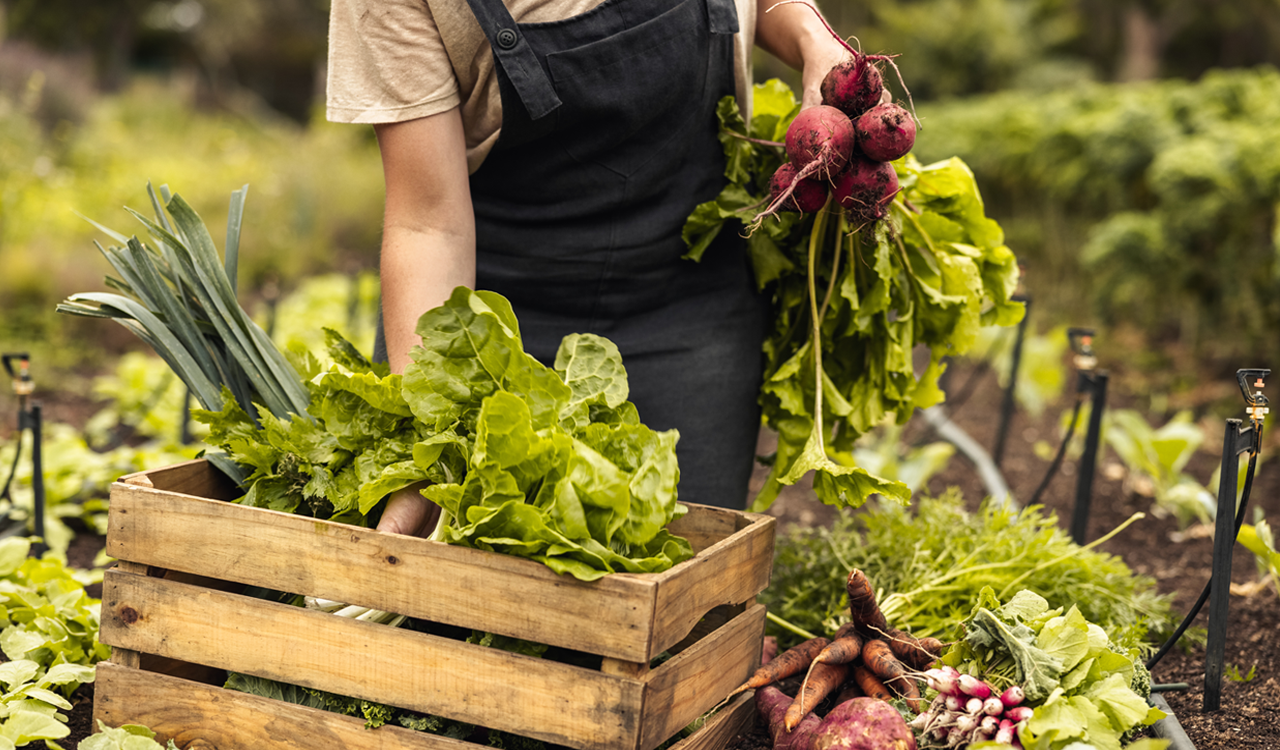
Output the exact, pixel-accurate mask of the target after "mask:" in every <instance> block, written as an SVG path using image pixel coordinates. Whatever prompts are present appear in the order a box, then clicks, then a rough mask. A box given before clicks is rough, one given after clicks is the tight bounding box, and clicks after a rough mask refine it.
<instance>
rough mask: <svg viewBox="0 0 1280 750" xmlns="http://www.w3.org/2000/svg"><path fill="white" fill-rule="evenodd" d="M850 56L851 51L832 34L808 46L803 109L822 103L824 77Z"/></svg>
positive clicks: (806, 50)
mask: <svg viewBox="0 0 1280 750" xmlns="http://www.w3.org/2000/svg"><path fill="white" fill-rule="evenodd" d="M850 57H851V56H850V54H849V51H848V50H847V49H845V48H844V47H843V46H841V45H840V43H839V42H837V41H836V40H835V39H834V38H832V37H831V35H830V34H827V36H826V37H825V38H822V37H819V38H818V39H817V40H816V41H814V42H812V43H810V44H809V45H808V46H806V48H805V50H804V68H803V71H802V72H801V89H802V94H801V98H800V108H801V109H808V108H809V107H813V106H815V105H818V104H822V79H823V78H826V77H827V72H828V71H830V70H831V69H832V68H834V67H835V66H837V65H839V64H840V63H842V62H844V61H845V60H848V59H849V58H850Z"/></svg>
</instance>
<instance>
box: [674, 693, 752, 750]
mask: <svg viewBox="0 0 1280 750" xmlns="http://www.w3.org/2000/svg"><path fill="white" fill-rule="evenodd" d="M755 694H756V691H754V690H748V691H747V692H745V693H742V694H740V695H739V696H738V697H737V698H734V699H733V701H731V702H730V703H729V705H727V706H725V707H724V708H722V709H720V710H719V711H718V712H716V714H715V715H714V716H712V717H711V718H710V719H708V720H707V723H706V724H704V725H703V727H702V728H701V729H699V730H698V731H697V732H694V733H693V734H691V735H689V736H688V737H685V738H684V739H683V740H680V741H679V742H677V743H676V744H674V745H672V746H671V748H670V750H723V748H726V747H728V746H729V743H731V742H733V740H734V739H735V738H737V737H738V735H740V734H745V733H746V732H748V731H750V729H751V725H752V724H754V723H755V720H756V701H755Z"/></svg>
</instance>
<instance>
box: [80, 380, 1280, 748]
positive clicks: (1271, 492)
mask: <svg viewBox="0 0 1280 750" xmlns="http://www.w3.org/2000/svg"><path fill="white" fill-rule="evenodd" d="M955 369H956V372H955V373H953V375H952V377H953V382H957V383H968V382H969V380H968V379H969V376H970V374H972V375H973V378H974V380H973V381H972V382H973V383H974V384H975V387H973V389H972V390H971V391H970V395H968V397H967V398H965V400H963V401H959V402H956V401H953V403H952V404H950V405H949V406H948V410H949V414H950V416H951V419H952V421H953V422H955V423H956V424H957V425H959V426H960V427H961V428H962V429H964V430H965V431H966V432H967V433H968V434H969V435H970V436H972V437H973V438H974V439H975V440H976V441H977V442H978V443H979V444H980V445H982V446H984V447H986V448H987V449H988V450H990V449H991V446H993V445H994V444H995V440H996V431H997V429H998V423H999V416H998V415H999V414H1000V403H1001V399H1002V391H1001V390H1000V388H999V385H998V384H997V382H996V377H995V375H994V374H992V373H991V372H984V371H981V370H978V371H972V373H971V371H969V370H967V369H966V368H965V367H963V366H957V367H956V368H955ZM1125 382H1126V381H1125V379H1124V378H1123V377H1115V376H1113V378H1112V392H1111V395H1110V396H1109V398H1108V405H1109V406H1125V405H1129V404H1126V400H1128V401H1130V402H1132V399H1131V398H1130V397H1129V396H1127V395H1126V391H1125V388H1124V387H1119V388H1117V387H1116V386H1117V384H1121V385H1122V386H1123V384H1125ZM1230 391H1231V389H1225V392H1226V393H1230ZM955 392H957V393H958V392H959V389H958V388H957V390H956V391H955ZM1211 392H1212V394H1213V397H1215V398H1219V399H1221V397H1222V394H1223V392H1224V389H1217V390H1212V389H1211ZM1236 398H1237V400H1238V399H1239V395H1238V393H1237V394H1236ZM1202 405H1203V404H1202ZM77 406H78V405H77ZM1068 407H1069V401H1068V400H1067V399H1066V398H1064V399H1063V400H1062V401H1061V402H1060V403H1058V404H1055V405H1051V406H1050V407H1049V408H1048V409H1046V410H1045V412H1044V413H1043V414H1042V415H1040V416H1031V415H1029V414H1027V413H1025V412H1021V411H1019V412H1015V414H1014V416H1013V418H1012V420H1011V422H1010V425H1009V428H1008V432H1007V434H1008V439H1007V441H1006V447H1005V451H1004V456H1003V460H1002V462H1001V469H1002V472H1003V474H1004V477H1005V480H1006V482H1007V483H1008V485H1009V487H1010V489H1011V490H1012V492H1013V494H1014V496H1015V498H1026V497H1029V496H1030V495H1031V494H1032V493H1033V492H1034V490H1035V488H1036V487H1037V486H1038V485H1039V484H1040V482H1041V480H1042V479H1043V478H1044V476H1045V474H1046V471H1047V469H1048V468H1049V461H1048V460H1047V459H1045V458H1042V457H1041V456H1040V455H1038V453H1037V451H1036V449H1035V444H1036V443H1037V442H1038V441H1039V442H1042V443H1048V444H1051V445H1052V446H1054V447H1056V445H1057V443H1058V441H1059V440H1060V437H1059V436H1060V432H1059V429H1058V419H1059V416H1060V415H1061V414H1062V413H1063V411H1064V410H1065V409H1067V408H1068ZM1237 407H1238V412H1239V414H1238V416H1240V417H1243V416H1244V415H1243V405H1242V404H1238V405H1237ZM1217 423H1218V425H1219V427H1218V429H1219V430H1222V429H1223V427H1222V426H1221V425H1222V424H1223V422H1222V420H1221V419H1219V420H1217ZM1207 424H1211V422H1210V423H1207ZM1079 429H1080V431H1081V432H1083V425H1081V427H1080V428H1079ZM1221 434H1222V433H1221V432H1220V431H1219V432H1218V434H1217V436H1216V437H1214V436H1210V437H1209V438H1208V439H1206V441H1205V446H1206V447H1204V448H1202V450H1201V451H1200V452H1199V453H1198V454H1197V455H1196V456H1195V457H1194V458H1193V460H1192V462H1191V463H1190V465H1189V466H1188V468H1187V472H1188V473H1189V474H1191V475H1192V476H1194V477H1196V478H1198V479H1200V480H1201V481H1205V480H1207V478H1208V477H1209V475H1210V473H1211V472H1212V471H1213V469H1214V467H1216V466H1217V464H1218V461H1219V446H1220V445H1221ZM905 437H906V439H908V440H920V441H925V440H934V439H936V437H935V436H933V435H932V434H931V433H930V432H929V431H928V428H927V427H924V426H923V423H922V422H921V421H920V420H915V421H913V422H912V424H911V425H909V427H908V430H907V432H906V433H905ZM768 442H769V440H768V436H767V435H762V444H761V448H762V450H767V448H768ZM1273 447H1274V444H1273V443H1272V441H1270V440H1268V441H1267V445H1266V446H1265V448H1267V449H1268V450H1270V449H1273ZM1077 467H1078V463H1077V462H1076V461H1075V460H1073V459H1070V458H1069V459H1068V460H1066V461H1065V462H1064V463H1063V465H1062V468H1061V470H1060V471H1059V472H1058V474H1057V475H1056V476H1055V478H1054V480H1053V481H1052V482H1051V484H1050V485H1049V486H1048V488H1047V489H1046V491H1045V493H1044V494H1043V496H1042V502H1043V504H1044V505H1045V506H1046V507H1047V508H1049V509H1052V510H1053V511H1055V512H1056V513H1057V514H1058V517H1059V519H1060V523H1061V524H1062V525H1063V526H1064V528H1065V527H1067V526H1068V525H1069V523H1070V517H1071V514H1072V509H1073V508H1074V505H1075V494H1076V484H1077ZM762 479H763V471H762V472H761V473H760V474H759V475H758V476H757V482H758V481H760V480H762ZM1132 484H1133V483H1132V482H1129V481H1127V480H1126V477H1125V476H1124V471H1123V467H1121V466H1120V465H1119V464H1118V463H1117V462H1116V461H1115V459H1114V456H1111V455H1109V454H1107V453H1106V452H1105V451H1104V452H1103V454H1102V457H1101V458H1100V460H1099V465H1098V471H1097V475H1096V477H1095V480H1094V483H1093V488H1092V506H1091V507H1092V513H1091V516H1090V520H1089V527H1088V528H1089V538H1091V539H1093V538H1097V537H1099V536H1102V535H1103V534H1105V533H1106V532H1108V531H1110V530H1111V529H1113V528H1115V527H1116V526H1118V525H1119V524H1120V523H1121V522H1123V521H1124V520H1125V519H1127V518H1128V517H1129V516H1130V515H1131V514H1133V513H1134V512H1135V511H1139V510H1141V511H1150V510H1151V500H1150V498H1148V497H1145V496H1142V495H1140V494H1138V493H1136V492H1135V491H1134V488H1133V487H1132V486H1131V485H1132ZM952 486H955V487H959V488H960V489H961V490H962V491H963V493H964V496H965V498H966V500H967V501H968V502H969V503H971V504H972V505H973V506H974V507H976V506H977V504H978V503H979V502H980V500H981V499H982V498H983V496H984V495H985V492H986V490H985V488H984V487H983V485H982V484H981V482H980V480H979V478H978V474H977V473H976V472H975V471H974V468H973V466H972V464H970V463H969V462H968V461H967V460H966V459H965V458H963V457H962V456H961V455H959V454H957V456H956V458H954V459H952V461H951V463H950V465H949V466H948V467H947V468H946V469H945V470H944V471H943V472H941V473H940V474H939V475H937V476H935V477H934V478H933V479H932V480H931V481H930V482H929V490H930V491H931V492H933V493H940V492H942V491H944V490H945V489H946V488H948V487H952ZM1250 505H1252V506H1254V507H1259V508H1261V509H1262V510H1263V512H1264V514H1265V515H1266V517H1267V518H1269V519H1271V520H1272V522H1273V523H1276V521H1277V519H1280V468H1273V467H1270V466H1269V465H1267V462H1265V461H1264V462H1262V464H1261V465H1260V468H1259V470H1258V472H1257V477H1256V480H1255V482H1254V485H1253V489H1252V493H1251V497H1250ZM837 512H840V511H836V510H834V509H832V508H830V507H827V506H824V505H822V504H820V503H818V502H817V501H816V500H815V499H814V498H813V496H812V493H811V491H810V490H809V489H808V488H807V487H804V486H799V485H798V486H796V487H793V488H788V489H787V490H786V491H785V492H784V493H783V494H782V495H781V496H780V497H779V498H778V500H777V501H776V502H775V503H774V505H773V507H772V508H771V509H770V513H771V514H773V515H775V516H777V517H778V518H779V522H780V523H779V528H780V530H781V532H780V533H785V530H786V528H787V527H788V526H789V525H791V524H801V525H806V526H813V525H819V524H829V523H831V521H832V519H833V518H834V514H835V513H837ZM101 546H102V539H101V538H100V537H96V536H93V535H91V534H87V533H86V534H82V535H81V536H79V537H77V539H76V542H75V544H74V545H73V547H72V549H71V551H70V553H69V558H70V561H71V562H72V563H73V564H78V565H80V566H88V565H89V564H90V563H91V561H92V558H93V555H94V554H96V552H97V551H98V549H100V548H101ZM1102 549H1104V550H1106V551H1109V552H1111V553H1114V554H1116V555H1119V556H1121V557H1122V558H1124V559H1125V561H1126V562H1128V564H1129V565H1130V566H1131V567H1132V568H1133V569H1134V570H1135V571H1136V572H1138V573H1141V574H1145V575H1150V576H1153V577H1154V578H1155V579H1156V580H1157V581H1158V585H1159V588H1160V590H1161V591H1162V592H1167V593H1171V594H1173V595H1174V596H1175V597H1176V600H1175V604H1174V608H1175V611H1178V612H1185V611H1187V610H1188V609H1189V608H1190V606H1191V604H1192V603H1193V602H1194V601H1195V599H1196V597H1197V596H1198V595H1199V593H1200V590H1201V588H1202V587H1203V586H1204V584H1205V582H1206V581H1207V580H1208V577H1209V573H1210V569H1211V563H1210V561H1211V554H1212V549H1213V540H1212V531H1211V530H1209V529H1205V528H1202V527H1192V528H1191V529H1189V530H1180V529H1179V525H1178V523H1177V521H1176V520H1175V519H1173V518H1169V517H1165V518H1161V517H1156V516H1154V515H1153V514H1151V513H1148V516H1147V517H1146V518H1145V519H1144V520H1143V521H1141V522H1139V523H1135V524H1133V525H1132V526H1130V527H1129V528H1128V529H1126V530H1125V531H1124V532H1122V533H1121V534H1119V535H1117V536H1116V537H1115V538H1113V539H1111V540H1110V541H1108V542H1107V543H1105V544H1104V545H1103V546H1102ZM1258 580H1259V579H1258V572H1257V570H1256V568H1255V564H1254V561H1253V556H1252V555H1251V554H1250V553H1249V552H1248V551H1247V550H1245V549H1244V548H1242V547H1240V546H1237V547H1236V548H1235V558H1234V566H1233V570H1232V590H1233V595H1232V597H1231V616H1230V627H1229V629H1228V633H1227V646H1226V664H1227V667H1228V675H1229V676H1228V678H1226V679H1224V680H1223V691H1222V707H1221V709H1220V710H1218V711H1214V712H1209V713H1205V712H1203V711H1202V706H1203V698H1204V679H1205V678H1204V659H1205V655H1204V649H1203V647H1193V648H1190V649H1188V650H1185V651H1181V650H1179V649H1174V650H1173V651H1171V652H1170V653H1169V654H1168V655H1166V656H1165V657H1164V659H1163V660H1162V661H1161V662H1160V663H1159V664H1158V665H1157V667H1156V669H1155V670H1154V675H1153V676H1154V681H1155V682H1157V683H1179V682H1182V683H1187V684H1189V685H1190V687H1189V689H1186V690H1182V691H1174V692H1168V693H1165V697H1166V699H1167V700H1168V702H1169V705H1170V707H1171V708H1172V709H1173V712H1174V716H1175V717H1176V719H1177V721H1178V722H1179V723H1180V724H1181V726H1182V727H1183V729H1184V730H1185V731H1186V733H1187V736H1188V737H1189V738H1190V740H1191V741H1192V743H1194V745H1195V747H1196V748H1199V750H1212V749H1215V748H1232V749H1233V750H1236V749H1249V748H1258V749H1259V750H1261V749H1263V748H1267V749H1268V750H1274V749H1275V748H1280V714H1278V713H1277V712H1276V711H1275V709H1274V707H1275V706H1277V705H1280V600H1278V599H1277V595H1276V592H1275V590H1274V589H1273V588H1272V587H1270V586H1269V585H1267V586H1261V585H1258ZM94 593H95V594H96V592H94ZM1206 610H1207V607H1206ZM1195 625H1196V626H1198V627H1200V628H1205V627H1207V618H1206V615H1205V614H1203V613H1202V614H1201V615H1200V617H1199V618H1197V620H1196V622H1195ZM91 717H92V687H91V686H86V688H84V689H83V690H82V691H81V693H78V694H77V696H76V701H75V708H74V709H73V710H72V711H71V712H70V727H71V730H72V734H71V736H70V737H68V738H67V739H66V740H64V741H63V743H62V744H63V746H64V747H67V748H72V747H75V746H76V743H77V742H78V741H79V740H80V739H81V738H83V737H85V736H87V735H88V734H89V733H91V731H92V728H93V727H92V719H91ZM729 747H730V748H731V749H732V750H767V749H768V748H769V741H768V737H767V733H765V732H764V731H763V728H762V727H760V726H757V727H755V729H754V730H753V731H752V732H751V733H749V734H746V735H743V736H740V737H737V738H735V739H734V741H733V742H732V743H731V744H730V745H729Z"/></svg>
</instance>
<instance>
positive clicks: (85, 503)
mask: <svg viewBox="0 0 1280 750" xmlns="http://www.w3.org/2000/svg"><path fill="white" fill-rule="evenodd" d="M43 432H44V435H43V438H44V440H43V446H42V447H43V450H42V459H43V464H44V486H45V543H46V544H47V545H48V546H49V548H50V549H52V550H54V551H56V552H65V551H66V549H67V546H68V545H69V544H70V543H71V539H72V538H73V537H74V536H75V534H76V532H75V531H74V530H73V529H72V528H71V527H70V526H68V525H67V520H69V519H78V520H79V521H80V522H81V523H82V524H83V525H84V526H85V527H86V528H87V529H88V530H89V531H91V532H92V533H95V534H105V533H106V524H107V496H108V493H109V491H110V488H111V483H112V482H114V481H115V480H117V479H119V478H120V477H121V476H123V475H125V474H132V473H134V472H137V471H143V470H145V469H154V468H156V467H159V466H168V465H170V464H174V463H178V462H179V461H186V460H190V459H192V458H195V456H196V453H197V451H198V450H199V449H200V448H201V447H203V446H195V445H192V446H180V445H177V444H176V443H162V442H156V441H152V442H148V443H145V444H142V445H137V446H130V445H122V446H118V447H116V448H113V449H111V450H109V451H106V452H99V451H96V450H94V449H93V448H91V447H90V446H89V444H88V443H87V442H86V441H85V438H84V436H83V435H82V434H81V433H80V431H79V430H77V429H76V428H74V427H72V426H71V425H67V424H61V423H57V422H50V423H46V424H45V425H44V430H43ZM24 443H25V445H24V447H23V449H22V454H23V458H22V460H19V461H18V465H17V470H16V473H15V476H14V477H13V483H12V485H10V488H9V492H10V494H11V496H12V497H11V499H9V500H0V517H5V518H8V519H9V521H10V522H16V523H23V524H26V527H27V529H28V530H29V531H34V528H35V526H34V521H33V518H32V508H33V507H34V506H35V499H34V495H33V487H32V478H33V477H32V468H31V467H32V465H31V461H30V456H31V453H30V451H31V446H30V438H29V437H26V438H24ZM15 448H16V445H15V444H13V443H9V444H7V445H4V446H0V465H2V466H4V467H6V468H7V467H8V466H11V465H12V464H13V452H14V449H15Z"/></svg>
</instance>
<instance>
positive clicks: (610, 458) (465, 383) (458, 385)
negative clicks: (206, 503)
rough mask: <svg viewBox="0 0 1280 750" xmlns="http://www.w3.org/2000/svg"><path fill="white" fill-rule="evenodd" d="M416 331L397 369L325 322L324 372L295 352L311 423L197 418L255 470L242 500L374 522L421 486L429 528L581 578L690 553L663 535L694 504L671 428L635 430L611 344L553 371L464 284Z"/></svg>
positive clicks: (587, 345)
mask: <svg viewBox="0 0 1280 750" xmlns="http://www.w3.org/2000/svg"><path fill="white" fill-rule="evenodd" d="M417 332H418V334H419V335H420V336H421V337H422V345H421V346H419V347H415V348H414V350H413V352H412V358H413V362H412V363H411V364H410V365H409V366H408V367H407V368H406V370H405V373H404V376H403V377H401V376H399V375H395V374H390V373H389V372H388V370H387V368H386V366H385V365H375V364H373V363H370V362H369V361H368V360H367V359H365V358H364V357H363V356H362V355H360V353H359V352H358V351H356V350H355V348H354V347H352V346H351V345H350V344H349V343H347V342H346V341H345V340H343V339H342V338H341V337H340V336H338V335H337V334H336V333H332V332H330V335H329V348H330V355H331V358H332V360H333V364H332V365H330V366H329V368H328V369H326V370H323V371H322V370H321V368H320V366H319V364H318V363H317V361H316V359H315V358H314V357H312V356H310V355H309V354H308V353H307V352H303V351H294V352H292V354H293V358H294V364H295V366H296V367H297V368H298V370H299V371H300V372H302V373H304V375H305V377H307V379H308V390H309V392H310V397H311V416H312V417H313V418H314V419H310V420H309V419H304V418H301V417H297V416H293V417H292V418H290V419H284V418H279V417H275V416H273V415H271V414H270V413H268V412H266V411H265V410H262V411H261V413H260V414H259V419H260V420H261V422H260V423H258V422H255V421H254V419H253V418H252V417H251V416H250V415H249V414H248V413H247V412H245V411H244V410H243V409H241V408H240V407H239V406H238V405H237V403H236V402H235V400H234V399H231V398H225V399H224V401H223V408H222V410H221V411H219V412H211V411H197V412H194V416H195V418H196V419H197V420H198V421H201V422H203V423H205V424H208V425H209V427H210V434H209V437H208V439H207V441H208V442H209V443H210V444H212V445H216V446H218V447H220V448H222V449H223V450H224V451H225V452H226V453H227V454H228V455H229V456H231V457H232V458H233V459H234V460H235V461H236V462H237V463H239V464H241V465H243V466H245V467H248V468H250V469H251V473H250V474H249V478H248V480H247V482H246V487H247V491H246V494H245V496H244V497H243V498H242V499H241V500H240V502H242V503H244V504H247V505H252V506H256V507H265V508H271V509H274V510H281V511H286V512H293V513H304V514H307V515H312V516H315V517H319V518H332V519H334V520H339V521H344V522H348V523H356V524H362V525H373V524H375V523H376V521H377V518H378V515H379V514H380V509H381V504H380V503H381V500H382V498H384V497H385V496H386V495H388V494H389V493H392V492H395V491H397V490H400V489H404V488H406V487H409V486H410V485H425V489H422V490H421V491H422V493H423V495H424V496H426V497H427V498H428V499H430V500H432V501H433V502H435V503H437V504H439V505H440V506H441V507H442V508H443V509H444V511H445V519H444V522H443V524H442V526H441V527H440V528H439V529H437V532H436V538H438V539H441V540H444V541H447V542H449V543H451V544H459V545H464V546H469V547H476V548H479V549H486V550H492V551H496V552H502V553H506V554H512V555H518V556H521V557H528V558H531V559H535V560H538V561H540V562H543V563H545V564H546V565H548V566H549V567H551V568H552V569H553V570H555V571H557V572H560V573H567V574H569V575H573V576H575V577H577V578H579V579H582V580H594V579H596V578H599V577H600V576H603V575H606V574H607V573H610V572H618V571H629V572H656V571H661V570H665V569H667V568H669V567H671V566H672V565H674V564H676V563H678V562H680V561H682V560H685V559H687V558H689V557H691V556H692V554H693V551H692V549H691V547H690V546H689V544H688V542H686V541H685V540H684V539H681V538H679V537H676V536H673V535H671V534H670V533H669V532H667V531H666V530H665V527H666V526H667V524H669V523H670V522H671V521H672V520H674V519H675V518H677V517H679V516H680V515H683V513H684V512H685V508H684V506H682V505H680V504H679V503H678V502H677V501H676V484H677V482H678V481H679V478H680V470H679V467H678V465H677V463H676V455H675V446H676V441H677V439H678V435H677V433H676V432H675V431H667V432H655V431H654V430H651V429H649V428H648V427H646V426H645V425H643V424H641V422H640V419H639V415H638V414H637V412H636V409H635V406H634V405H633V404H632V403H631V402H629V401H627V395H628V386H627V376H626V370H625V368H624V367H623V363H622V357H621V355H620V354H619V353H618V349H617V347H616V346H614V344H613V343H612V342H610V341H608V340H607V339H604V338H601V337H599V336H594V335H590V334H573V335H571V336H568V337H566V338H565V339H564V341H563V342H562V345H561V347H560V350H559V352H558V353H557V356H556V361H555V364H554V367H547V366H545V365H543V364H542V363H540V362H538V361H537V360H536V359H534V358H533V357H532V356H530V355H529V354H528V353H526V352H525V351H524V348H523V345H522V342H521V338H520V329H519V323H518V321H517V320H516V317H515V315H514V313H513V312H512V310H511V306H510V304H509V303H508V302H507V301H506V300H505V299H504V298H502V297H501V296H499V295H496V294H493V293H490V292H483V291H481V292H473V291H471V290H469V289H465V288H461V287H460V288H458V289H457V290H455V291H454V293H453V295H452V297H451V298H450V299H449V300H448V302H446V303H445V304H444V305H442V306H440V307H438V308H436V309H434V310H430V311H428V312H427V313H425V314H424V315H423V316H422V318H421V319H420V320H419V321H418V327H417Z"/></svg>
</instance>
